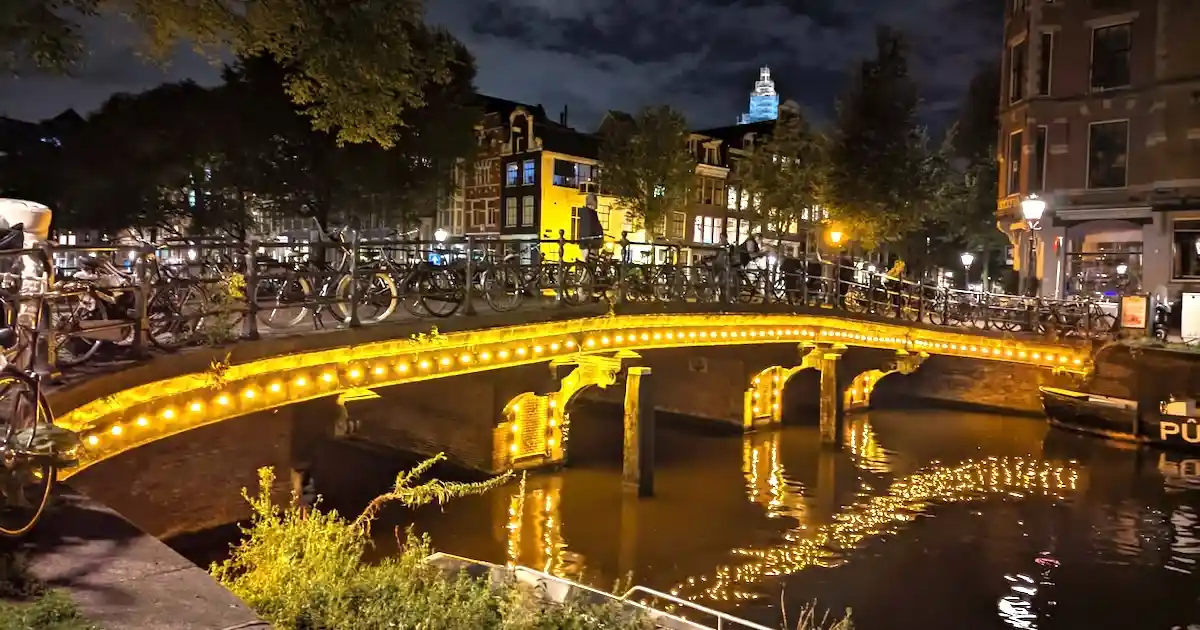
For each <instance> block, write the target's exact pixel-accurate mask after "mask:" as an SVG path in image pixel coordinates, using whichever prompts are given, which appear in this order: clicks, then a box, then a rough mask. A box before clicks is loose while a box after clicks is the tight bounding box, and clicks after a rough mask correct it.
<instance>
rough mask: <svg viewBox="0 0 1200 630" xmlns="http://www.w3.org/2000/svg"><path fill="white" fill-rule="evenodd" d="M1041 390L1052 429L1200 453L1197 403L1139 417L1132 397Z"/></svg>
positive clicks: (1168, 404)
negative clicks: (1056, 428)
mask: <svg viewBox="0 0 1200 630" xmlns="http://www.w3.org/2000/svg"><path fill="white" fill-rule="evenodd" d="M1038 390H1039V392H1040V394H1041V399H1042V408H1043V409H1044V410H1045V411H1046V418H1047V420H1048V421H1049V422H1050V426H1053V427H1058V428H1061V429H1066V430H1069V431H1078V432H1080V433H1089V434H1092V435H1098V436H1101V437H1105V438H1108V439H1111V440H1119V441H1122V442H1134V443H1138V444H1149V445H1153V446H1160V447H1163V448H1167V449H1171V450H1176V451H1200V415H1197V413H1196V402H1195V401H1176V400H1171V401H1168V402H1165V403H1163V404H1162V405H1161V406H1160V408H1159V409H1158V410H1157V411H1158V413H1148V414H1139V413H1138V403H1137V401H1136V400H1130V399H1128V398H1116V397H1113V396H1101V395H1098V394H1090V393H1087V392H1079V391H1073V390H1069V389H1062V388H1059V387H1039V388H1038ZM1143 416H1144V417H1143Z"/></svg>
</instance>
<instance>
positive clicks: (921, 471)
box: [377, 410, 1200, 630]
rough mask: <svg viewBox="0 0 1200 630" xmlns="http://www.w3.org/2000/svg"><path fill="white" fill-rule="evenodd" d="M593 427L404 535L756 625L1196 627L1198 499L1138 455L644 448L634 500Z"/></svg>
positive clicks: (673, 439) (953, 436) (922, 434)
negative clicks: (791, 621) (818, 612)
mask: <svg viewBox="0 0 1200 630" xmlns="http://www.w3.org/2000/svg"><path fill="white" fill-rule="evenodd" d="M610 413H611V412H610ZM588 414H593V415H597V416H598V417H595V418H591V419H584V420H581V418H583V417H584V416H586V415H588ZM599 416H603V414H602V413H601V412H598V411H594V410H592V411H588V412H586V413H584V412H583V411H580V412H576V413H574V414H573V418H574V421H573V436H572V442H573V447H574V448H575V451H573V454H574V455H575V460H574V462H573V466H572V467H571V468H569V469H566V470H564V471H562V472H559V473H554V474H541V475H533V476H530V477H529V478H528V480H527V482H526V483H525V484H524V485H523V486H521V485H518V484H513V485H510V486H507V487H505V488H502V489H500V490H498V491H496V492H495V493H493V494H492V495H491V496H487V497H475V498H470V499H464V500H460V501H456V502H453V503H451V504H450V505H448V506H447V507H446V508H445V510H444V513H440V512H436V511H430V510H423V511H421V512H420V513H418V514H417V517H416V519H415V522H416V525H417V527H418V528H419V529H421V530H423V531H427V532H429V533H430V534H431V535H432V536H433V539H434V544H435V546H437V547H438V548H440V549H443V550H446V551H449V552H452V553H459V554H462V555H468V556H473V557H478V558H482V559H486V560H490V561H495V562H507V563H509V564H522V565H526V566H531V567H535V568H538V569H542V570H546V571H549V572H551V573H555V574H558V575H563V576H565V577H570V578H572V579H579V580H582V581H585V582H588V583H591V584H593V585H595V586H598V587H602V588H607V587H610V586H611V585H612V584H613V583H614V582H615V581H616V580H618V579H621V578H624V577H626V575H630V576H631V577H632V579H633V580H634V581H636V582H638V583H641V584H645V585H647V586H651V587H654V588H659V589H662V590H672V591H673V592H677V593H678V594H680V595H682V596H685V597H688V598H691V599H694V600H697V601H701V602H702V603H709V604H714V605H716V606H717V607H719V608H723V609H728V610H735V611H737V612H738V613H739V614H742V615H745V616H747V617H750V618H752V619H755V620H756V621H761V622H764V623H767V624H770V625H777V624H778V621H779V611H778V603H779V601H780V595H781V592H782V593H783V594H784V600H786V601H787V602H788V606H789V608H790V609H792V610H795V609H796V608H798V607H799V606H800V605H802V604H803V603H804V602H807V601H809V600H812V599H814V598H816V599H818V600H819V602H820V604H821V605H822V606H824V607H828V608H831V609H833V610H838V609H840V608H842V607H850V608H852V609H853V610H854V616H855V619H856V627H858V628H865V629H867V630H870V629H871V628H894V627H896V626H895V621H896V620H897V619H913V620H920V621H919V623H920V625H923V626H928V627H941V626H944V627H970V628H1022V629H1030V630H1032V629H1034V628H1041V629H1043V630H1047V629H1049V630H1057V629H1062V628H1075V627H1089V628H1105V627H1114V628H1116V627H1136V628H1163V629H1164V630H1165V629H1167V628H1171V627H1174V626H1179V627H1187V625H1188V624H1189V623H1197V622H1200V601H1198V599H1197V597H1198V596H1200V581H1198V580H1197V576H1196V575H1195V572H1196V561H1197V559H1198V558H1200V517H1198V515H1197V512H1196V510H1195V509H1194V507H1193V504H1195V503H1197V499H1200V489H1198V488H1197V486H1194V485H1189V483H1191V482H1192V481H1194V480H1189V479H1186V478H1182V479H1169V478H1168V479H1166V480H1164V477H1169V475H1168V474H1167V472H1164V470H1163V469H1164V467H1163V465H1162V463H1161V462H1159V461H1158V458H1157V456H1151V457H1141V458H1139V457H1138V456H1137V454H1136V453H1134V452H1132V451H1128V450H1124V451H1123V450H1118V449H1113V448H1111V447H1109V446H1106V445H1104V444H1103V443H1100V442H1096V441H1093V440H1090V439H1087V438H1076V437H1074V436H1067V435H1064V434H1058V433H1050V434H1047V432H1046V429H1045V426H1044V423H1042V422H1038V421H1034V420H1026V419H1018V418H1002V417H997V416H987V415H977V414H962V413H944V412H887V413H880V412H874V413H872V414H871V415H870V416H859V417H856V418H855V419H854V420H853V421H852V422H851V423H850V426H849V427H848V429H847V436H846V437H847V448H846V449H845V450H844V451H843V452H841V453H833V452H830V451H829V450H827V449H823V448H822V447H821V446H820V444H819V443H818V440H819V437H818V435H817V432H816V431H815V429H812V428H805V427H798V428H794V429H793V428H789V429H786V430H783V431H775V432H760V433H755V434H751V435H747V436H743V437H737V436H733V437H721V438H714V437H702V436H697V435H694V434H688V433H680V432H676V431H669V430H660V432H659V439H660V443H659V448H658V453H657V456H656V457H657V461H658V465H659V468H658V474H657V495H656V496H655V497H654V498H652V499H648V500H642V501H638V500H636V499H630V498H628V497H625V496H623V495H622V493H621V486H620V467H619V435H620V434H619V426H618V428H617V429H616V433H615V434H614V433H613V431H612V424H616V425H619V423H618V422H615V421H613V420H612V418H605V417H599ZM606 420H607V421H609V424H608V425H605V424H604V421H606ZM593 423H594V424H593ZM583 444H596V445H608V446H607V447H605V448H600V447H597V448H596V449H595V450H596V451H597V452H594V453H586V452H583V450H582V447H581V446H580V445H583ZM614 452H615V453H616V456H614ZM1167 468H1169V466H1168V467H1167ZM388 529H390V528H386V527H384V528H380V529H379V530H377V531H387V530H388ZM381 542H382V541H381Z"/></svg>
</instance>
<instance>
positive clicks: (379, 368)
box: [374, 365, 387, 376]
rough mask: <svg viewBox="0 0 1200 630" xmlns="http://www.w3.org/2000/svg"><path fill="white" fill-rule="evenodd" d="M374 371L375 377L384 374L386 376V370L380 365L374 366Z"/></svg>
mask: <svg viewBox="0 0 1200 630" xmlns="http://www.w3.org/2000/svg"><path fill="white" fill-rule="evenodd" d="M374 371H375V376H383V375H384V374H387V368H385V367H383V366H382V365H379V366H376V367H375V370H374Z"/></svg>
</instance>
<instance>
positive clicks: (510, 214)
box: [504, 197, 517, 227]
mask: <svg viewBox="0 0 1200 630" xmlns="http://www.w3.org/2000/svg"><path fill="white" fill-rule="evenodd" d="M504 227H517V198H516V197H509V198H508V199H505V200H504Z"/></svg>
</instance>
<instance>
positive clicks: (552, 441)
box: [546, 438, 558, 448]
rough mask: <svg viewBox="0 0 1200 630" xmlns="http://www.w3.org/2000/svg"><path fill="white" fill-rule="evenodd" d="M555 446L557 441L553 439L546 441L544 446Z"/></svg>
mask: <svg viewBox="0 0 1200 630" xmlns="http://www.w3.org/2000/svg"><path fill="white" fill-rule="evenodd" d="M556 444H558V440H555V439H554V438H550V439H549V440H546V445H547V446H549V447H550V448H554V446H555V445H556Z"/></svg>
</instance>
